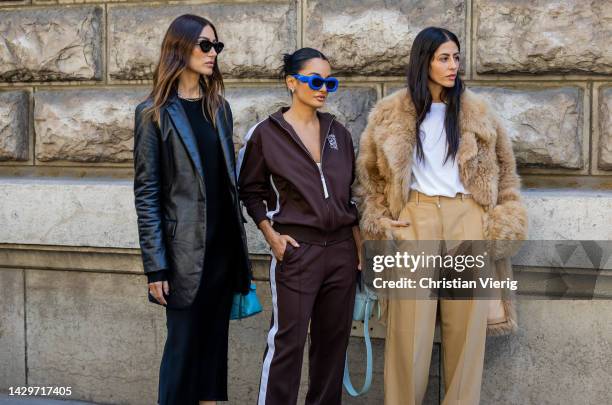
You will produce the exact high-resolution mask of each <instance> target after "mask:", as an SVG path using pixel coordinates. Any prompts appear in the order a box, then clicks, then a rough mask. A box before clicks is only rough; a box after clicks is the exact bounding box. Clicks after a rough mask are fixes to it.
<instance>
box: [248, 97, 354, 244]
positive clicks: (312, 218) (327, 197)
mask: <svg viewBox="0 0 612 405" xmlns="http://www.w3.org/2000/svg"><path fill="white" fill-rule="evenodd" d="M287 109H288V108H287V107H285V108H281V109H280V110H279V111H277V112H276V113H274V114H272V115H270V116H269V117H268V118H267V119H265V120H263V121H261V122H260V123H258V124H257V125H255V126H254V127H253V128H251V130H249V132H248V133H247V136H246V139H245V146H244V147H243V149H242V150H241V151H240V153H239V158H238V159H239V162H238V169H237V170H238V172H239V180H238V189H239V195H240V199H241V200H242V201H243V202H244V204H245V206H246V209H247V212H248V213H249V215H250V216H251V217H252V218H253V220H254V221H255V223H256V224H259V223H260V222H261V221H262V220H264V219H266V218H268V219H269V220H270V221H272V224H273V226H274V228H275V229H276V230H277V231H279V232H281V233H287V234H289V235H290V236H292V237H293V238H295V239H297V240H298V241H299V240H302V241H306V242H313V243H326V242H331V241H333V240H339V238H345V239H346V238H348V237H350V235H351V233H350V230H351V226H353V225H357V224H358V216H357V209H356V207H355V204H354V203H353V202H352V201H351V185H352V183H353V180H354V178H355V152H354V149H353V141H352V139H351V134H350V133H349V131H348V130H347V129H346V128H345V127H344V126H343V125H342V124H340V123H339V122H338V121H336V120H335V117H334V116H333V115H331V114H329V113H321V112H317V115H318V117H319V122H320V126H321V166H320V167H319V166H318V165H317V164H316V162H315V161H314V159H313V158H312V155H311V154H310V152H309V151H308V149H307V148H306V146H304V144H303V143H302V141H301V140H300V138H299V137H298V135H297V133H296V132H295V131H294V129H293V128H292V127H291V125H289V123H288V122H287V121H285V119H284V118H283V113H284V112H285V111H287Z"/></svg>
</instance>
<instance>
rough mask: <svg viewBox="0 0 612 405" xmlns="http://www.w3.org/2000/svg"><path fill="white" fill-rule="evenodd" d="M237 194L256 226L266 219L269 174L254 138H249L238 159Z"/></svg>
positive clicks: (259, 146) (258, 144)
mask: <svg viewBox="0 0 612 405" xmlns="http://www.w3.org/2000/svg"><path fill="white" fill-rule="evenodd" d="M238 166H239V169H238V170H239V175H238V192H239V194H240V199H241V200H242V201H243V202H244V205H245V206H246V209H247V212H248V214H249V216H250V217H251V218H253V221H254V222H255V224H256V225H259V223H260V222H261V221H263V220H264V219H266V218H267V216H266V212H267V205H266V203H264V201H265V202H267V199H268V196H269V191H270V190H269V187H270V186H269V182H268V177H269V176H270V173H269V172H268V169H267V167H266V162H265V159H264V156H263V153H262V150H261V144H260V143H259V141H258V139H257V137H256V136H251V137H250V138H249V139H248V140H247V142H246V145H245V146H244V153H243V154H242V151H241V158H239V163H238Z"/></svg>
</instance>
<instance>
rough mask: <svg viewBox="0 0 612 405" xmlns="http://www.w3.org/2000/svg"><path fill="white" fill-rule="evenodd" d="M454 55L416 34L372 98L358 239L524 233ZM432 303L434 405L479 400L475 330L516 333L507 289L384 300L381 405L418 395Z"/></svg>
mask: <svg viewBox="0 0 612 405" xmlns="http://www.w3.org/2000/svg"><path fill="white" fill-rule="evenodd" d="M459 50H460V44H459V40H458V39H457V36H456V35H455V34H453V33H452V32H449V31H448V30H445V29H442V28H435V27H430V28H426V29H425V30H423V31H421V32H420V33H419V34H418V35H417V37H416V38H415V40H414V43H413V45H412V49H411V52H410V61H409V66H408V86H407V88H405V89H402V90H400V91H397V92H395V93H393V94H391V95H389V96H387V97H385V98H383V99H382V100H380V101H379V102H378V103H377V105H376V106H375V107H374V109H373V110H372V112H371V113H370V115H369V118H368V125H367V127H366V129H365V131H364V133H363V135H362V137H361V142H360V148H359V156H358V158H357V165H356V170H357V184H356V186H355V196H356V197H357V199H358V206H359V209H360V214H361V219H360V225H361V231H362V233H363V236H364V239H365V240H392V239H395V240H412V241H418V240H422V241H426V240H440V241H441V240H447V241H451V240H453V241H456V240H505V241H508V240H510V241H513V240H524V239H525V237H526V232H527V215H526V210H525V207H524V206H523V203H522V202H521V196H520V193H519V188H520V180H519V177H518V175H517V173H516V165H515V159H514V156H513V152H512V146H511V142H510V140H509V138H508V135H507V134H506V132H505V130H504V128H502V126H501V124H500V120H499V119H498V118H497V117H496V116H495V114H494V113H493V111H491V109H490V107H489V106H488V105H487V103H486V102H485V101H484V100H483V99H482V98H481V97H479V96H478V95H476V94H475V93H473V92H471V91H470V90H467V89H465V88H464V85H463V83H462V81H461V79H460V78H459V75H458V72H459V66H460V65H459ZM417 134H419V135H418V136H417ZM503 246H505V245H503ZM503 246H502V248H499V247H498V248H496V249H494V256H493V259H494V260H493V263H494V264H493V265H494V268H495V269H496V271H497V273H498V274H497V275H498V277H499V278H501V279H505V278H506V277H512V273H511V267H510V261H509V256H510V254H511V251H510V249H508V248H503ZM438 302H439V303H440V305H439V312H440V323H441V332H442V333H441V335H442V353H443V355H442V356H443V367H444V383H445V389H446V392H445V398H444V404H458V403H461V404H477V403H478V402H479V399H480V386H481V381H482V369H483V362H484V347H485V337H486V334H487V332H488V333H489V334H504V333H508V332H511V331H513V330H514V329H515V328H516V314H515V310H514V306H513V304H512V301H511V300H510V297H508V296H506V295H504V296H503V297H501V295H500V299H499V300H450V299H440V300H436V299H434V300H431V299H429V300H427V299H425V300H420V299H394V300H387V301H386V311H385V313H386V315H385V319H386V323H387V340H386V346H385V371H384V384H385V404H387V405H395V404H420V403H421V402H422V400H423V397H424V395H425V391H426V387H427V377H428V373H429V364H430V359H431V349H432V345H433V336H434V329H435V320H436V312H437V311H438V308H437V307H438Z"/></svg>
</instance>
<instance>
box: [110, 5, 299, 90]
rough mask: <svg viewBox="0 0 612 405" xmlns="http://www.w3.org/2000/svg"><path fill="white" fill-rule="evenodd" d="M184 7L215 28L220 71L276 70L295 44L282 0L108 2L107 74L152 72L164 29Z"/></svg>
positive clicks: (292, 12) (290, 11)
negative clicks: (276, 0)
mask: <svg viewBox="0 0 612 405" xmlns="http://www.w3.org/2000/svg"><path fill="white" fill-rule="evenodd" d="M185 13H191V14H196V15H201V16H203V17H205V18H207V19H209V20H210V21H212V23H213V24H214V25H215V27H216V28H217V34H218V36H219V40H220V41H222V42H223V43H225V45H226V47H225V49H224V50H223V53H221V54H220V55H219V59H218V60H219V67H220V69H221V72H222V73H223V74H224V75H225V76H233V77H247V78H255V77H273V76H276V74H277V72H278V69H279V67H280V65H281V61H282V58H281V55H282V54H283V52H292V51H293V50H294V49H295V47H296V44H297V39H296V38H297V32H296V21H297V14H296V8H295V5H294V4H289V3H287V2H280V3H242V4H236V3H234V4H232V3H228V4H203V5H193V6H192V5H168V6H163V7H155V6H141V5H138V6H135V7H134V6H113V7H109V10H108V44H109V45H108V47H109V61H108V63H109V72H110V77H111V78H112V79H118V80H133V79H149V78H151V77H152V74H153V71H154V69H155V65H156V64H157V61H158V59H159V52H160V49H161V43H162V39H163V37H164V34H165V32H166V30H167V29H168V27H169V26H170V23H171V22H172V21H173V20H174V19H175V18H176V17H178V16H179V15H181V14H185Z"/></svg>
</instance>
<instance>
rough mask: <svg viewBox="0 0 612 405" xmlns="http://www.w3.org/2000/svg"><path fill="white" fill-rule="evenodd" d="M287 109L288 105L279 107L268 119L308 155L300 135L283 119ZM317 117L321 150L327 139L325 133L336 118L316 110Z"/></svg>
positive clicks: (326, 133) (327, 132)
mask: <svg viewBox="0 0 612 405" xmlns="http://www.w3.org/2000/svg"><path fill="white" fill-rule="evenodd" d="M288 110H289V107H281V108H280V109H279V110H278V111H276V112H275V113H274V114H271V115H270V119H271V120H272V121H274V122H276V124H277V125H279V126H280V127H281V128H282V129H284V131H285V132H287V133H288V134H289V135H290V136H291V138H292V139H293V140H294V141H295V142H296V143H297V144H298V145H299V146H300V147H301V148H302V149H304V150H305V151H306V153H308V154H309V155H310V152H309V151H308V149H307V148H306V146H305V145H304V143H303V142H302V141H301V140H300V137H299V136H298V135H297V133H296V132H295V130H294V129H293V127H292V126H291V125H290V124H289V123H288V122H287V121H286V120H285V117H283V114H284V113H285V112H287V111H288ZM317 117H318V118H319V127H320V137H319V138H320V147H321V151H323V146H324V145H325V141H326V140H327V135H328V134H329V132H330V130H331V126H332V124H333V122H334V120H335V119H336V116H335V115H333V114H330V113H327V112H321V111H317Z"/></svg>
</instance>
